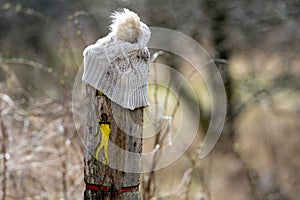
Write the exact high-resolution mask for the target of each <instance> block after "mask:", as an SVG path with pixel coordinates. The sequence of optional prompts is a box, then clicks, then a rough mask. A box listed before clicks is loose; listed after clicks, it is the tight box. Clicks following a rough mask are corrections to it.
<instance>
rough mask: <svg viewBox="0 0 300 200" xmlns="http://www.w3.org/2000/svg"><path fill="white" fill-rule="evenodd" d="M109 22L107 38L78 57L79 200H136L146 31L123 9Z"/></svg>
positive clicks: (145, 89)
mask: <svg viewBox="0 0 300 200" xmlns="http://www.w3.org/2000/svg"><path fill="white" fill-rule="evenodd" d="M112 18H113V23H112V25H111V33H110V34H109V35H108V36H106V37H104V38H101V39H100V40H98V41H97V43H95V44H93V45H90V46H88V47H87V48H86V49H85V51H84V74H83V78H82V79H83V81H85V82H86V83H87V85H86V116H87V118H86V128H85V132H84V143H85V152H84V181H85V184H86V189H85V192H84V199H122V200H123V199H124V200H127V199H130V200H131V199H140V194H139V184H140V172H141V153H142V133H143V107H145V106H148V100H147V94H148V83H147V78H148V71H149V60H150V59H149V51H148V49H147V47H146V44H147V43H148V41H149V39H150V30H149V28H148V27H147V26H146V25H145V24H144V23H142V22H140V19H139V17H138V16H137V14H135V13H134V12H131V11H129V10H127V9H124V10H123V11H121V12H115V13H114V14H113V15H112Z"/></svg>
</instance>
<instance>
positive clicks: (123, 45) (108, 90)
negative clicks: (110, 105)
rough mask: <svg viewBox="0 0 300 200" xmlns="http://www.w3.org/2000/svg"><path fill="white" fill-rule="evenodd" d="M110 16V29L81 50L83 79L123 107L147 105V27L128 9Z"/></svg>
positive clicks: (148, 35) (148, 56)
mask: <svg viewBox="0 0 300 200" xmlns="http://www.w3.org/2000/svg"><path fill="white" fill-rule="evenodd" d="M112 18H113V23H112V25H111V26H110V27H111V32H110V33H109V34H108V35H107V36H106V37H104V38H101V39H99V40H98V41H97V42H96V43H95V44H92V45H90V46H88V47H87V48H86V49H85V50H84V52H83V55H84V73H83V77H82V80H83V81H85V82H86V83H88V84H90V85H91V86H93V87H94V88H96V89H97V90H100V91H101V92H103V93H104V94H105V95H106V96H107V97H108V98H110V99H111V100H112V101H114V102H115V103H117V104H119V105H121V106H122V107H124V108H129V109H131V110H133V109H135V108H138V107H144V106H148V105H149V103H148V71H149V60H150V54H149V51H148V49H147V47H146V45H147V43H148V42H149V39H150V30H149V28H148V27H147V25H146V24H144V23H142V22H140V19H139V17H138V16H137V14H135V13H134V12H131V11H129V10H127V9H124V10H123V11H122V12H115V13H114V14H113V15H112Z"/></svg>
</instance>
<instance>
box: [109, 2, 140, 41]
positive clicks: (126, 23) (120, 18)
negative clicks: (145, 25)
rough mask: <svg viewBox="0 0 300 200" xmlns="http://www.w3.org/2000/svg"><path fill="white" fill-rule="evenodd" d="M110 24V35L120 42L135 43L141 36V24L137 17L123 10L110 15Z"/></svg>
mask: <svg viewBox="0 0 300 200" xmlns="http://www.w3.org/2000/svg"><path fill="white" fill-rule="evenodd" d="M111 18H112V24H111V25H110V30H111V33H112V34H113V35H115V36H117V37H118V38H119V39H120V40H123V41H125V42H130V43H136V42H137V41H138V38H139V36H140V34H141V22H140V18H139V16H138V15H137V14H136V13H134V12H132V11H130V10H128V9H126V8H124V9H123V10H122V11H120V12H114V13H113V14H112V15H111Z"/></svg>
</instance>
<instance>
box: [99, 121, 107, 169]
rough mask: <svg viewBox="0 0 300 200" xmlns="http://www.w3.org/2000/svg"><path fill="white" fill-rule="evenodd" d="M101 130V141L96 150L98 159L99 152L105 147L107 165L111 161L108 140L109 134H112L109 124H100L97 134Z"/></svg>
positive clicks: (105, 162)
mask: <svg viewBox="0 0 300 200" xmlns="http://www.w3.org/2000/svg"><path fill="white" fill-rule="evenodd" d="M100 132H101V142H100V144H99V145H98V147H97V150H96V158H97V159H98V156H99V153H100V151H101V149H102V148H103V152H104V164H105V165H107V164H108V163H109V157H108V140H109V135H110V127H109V124H100V125H99V129H98V132H97V134H96V135H99V134H100Z"/></svg>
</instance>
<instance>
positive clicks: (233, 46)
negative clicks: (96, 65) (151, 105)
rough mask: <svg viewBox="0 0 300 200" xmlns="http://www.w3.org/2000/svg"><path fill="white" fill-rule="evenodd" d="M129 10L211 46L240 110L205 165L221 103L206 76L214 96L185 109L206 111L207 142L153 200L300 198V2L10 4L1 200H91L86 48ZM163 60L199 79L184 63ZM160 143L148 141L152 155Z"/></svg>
mask: <svg viewBox="0 0 300 200" xmlns="http://www.w3.org/2000/svg"><path fill="white" fill-rule="evenodd" d="M124 7H126V8H129V9H131V10H133V11H135V12H137V13H138V14H139V16H140V17H141V20H142V21H144V22H145V23H146V24H147V25H148V26H150V27H151V26H153V27H164V28H169V29H173V30H176V31H179V32H182V33H184V34H186V35H188V36H190V37H191V38H193V39H194V40H196V41H197V42H199V44H201V45H202V46H203V47H204V48H205V49H206V51H207V52H208V53H209V55H210V57H212V58H213V59H214V60H215V63H216V65H217V67H218V69H219V70H220V73H221V75H222V78H223V81H224V85H225V89H226V94H227V102H228V105H227V117H226V123H225V126H224V129H223V133H222V135H221V138H220V140H219V141H218V143H217V145H216V147H215V148H214V149H213V151H212V152H211V153H210V154H209V156H207V157H206V158H205V159H198V157H197V153H198V151H199V148H200V147H201V138H203V136H205V132H206V130H207V128H208V125H209V121H210V112H211V109H210V98H209V94H208V91H207V89H206V86H205V83H204V82H203V80H202V81H201V77H200V78H199V77H198V79H197V78H195V80H194V83H197V84H195V87H200V88H202V90H201V91H202V92H201V93H199V94H198V98H197V99H191V98H190V97H189V94H188V93H184V91H181V92H182V98H183V100H185V101H186V102H189V101H196V102H197V103H198V104H199V109H200V111H201V120H200V121H199V133H198V136H197V138H196V139H195V141H194V143H193V144H192V145H191V147H190V148H189V150H188V151H187V152H186V153H185V154H184V155H183V156H182V157H181V158H180V159H178V160H177V161H176V162H174V163H173V164H172V165H171V166H169V167H167V168H164V169H162V170H159V171H156V172H155V173H150V174H143V175H142V183H143V184H142V186H143V188H144V194H145V195H143V196H144V198H145V199H186V200H187V199H199V200H200V199H201V200H212V199H214V200H219V199H228V200H241V199H245V200H247V199H249V200H250V199H254V200H256V199H258V200H260V199H261V200H265V199H267V200H288V199H291V200H297V199H299V198H300V170H299V169H300V156H299V155H300V145H299V142H300V132H299V131H300V125H299V123H298V122H299V116H300V102H299V99H300V98H299V97H300V90H299V89H300V57H299V55H300V46H299V44H300V2H299V1H297V0H294V1H292V0H279V1H272V0H264V1H259V0H252V1H238V0H224V1H217V0H207V1H205V0H190V1H179V0H173V1H158V0H152V1H150V0H145V1H140V0H133V1H129V0H120V1H109V0H100V1H96V0H73V1H71V0H64V1H62V0H40V1H37V0H28V1H21V0H11V1H5V0H1V1H0V112H1V115H0V117H1V118H0V139H1V140H0V198H2V199H80V198H82V197H83V191H84V182H83V145H82V143H81V141H80V138H79V137H78V135H77V130H76V128H75V125H74V122H73V118H72V89H73V83H74V79H75V76H76V73H77V71H78V69H79V68H80V67H81V65H82V61H83V56H82V51H83V49H84V48H85V47H86V46H87V45H89V44H91V43H94V42H95V41H96V40H97V39H99V38H101V37H103V36H105V35H107V33H108V31H109V29H108V26H109V24H110V19H109V16H110V14H111V12H113V11H115V10H117V9H120V8H124ZM153 54H155V52H154V51H152V55H153ZM156 61H157V62H161V63H165V64H166V63H167V64H168V65H169V66H171V67H173V68H174V69H177V70H180V71H182V73H185V70H188V69H191V68H189V67H185V65H187V64H186V63H185V62H183V61H181V60H180V59H178V58H176V57H175V56H174V55H169V54H168V55H164V54H163V55H161V56H160V57H159V58H158V59H157V60H156ZM150 95H151V93H150ZM172 101H173V100H172ZM175 107H176V106H175ZM188 120H192V118H190V119H188ZM153 145H155V144H152V143H151V141H148V142H147V141H145V143H144V148H145V149H149V151H151V149H153ZM146 186H147V187H146Z"/></svg>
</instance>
